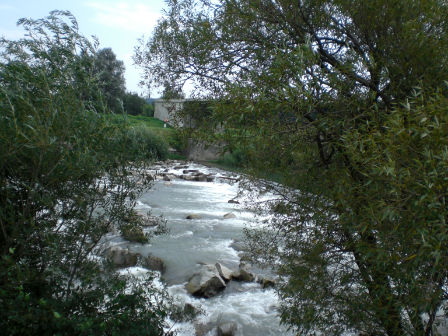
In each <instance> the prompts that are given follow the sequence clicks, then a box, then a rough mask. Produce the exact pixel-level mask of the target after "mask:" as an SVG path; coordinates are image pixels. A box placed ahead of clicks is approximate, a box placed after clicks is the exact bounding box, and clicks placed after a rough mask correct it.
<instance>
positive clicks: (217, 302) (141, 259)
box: [106, 161, 288, 336]
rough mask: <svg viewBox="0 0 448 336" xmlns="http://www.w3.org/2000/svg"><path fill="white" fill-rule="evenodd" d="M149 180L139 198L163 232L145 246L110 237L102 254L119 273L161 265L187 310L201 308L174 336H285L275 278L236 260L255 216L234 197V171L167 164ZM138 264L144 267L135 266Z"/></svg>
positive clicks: (139, 208) (236, 184) (175, 327)
mask: <svg viewBox="0 0 448 336" xmlns="http://www.w3.org/2000/svg"><path fill="white" fill-rule="evenodd" d="M150 173H151V174H152V175H153V176H154V178H155V182H154V186H153V187H152V188H151V189H150V190H148V191H147V192H146V193H144V194H143V195H142V197H141V198H140V199H139V200H138V203H137V207H136V210H137V211H138V212H139V213H140V214H142V215H145V216H147V213H148V211H149V212H150V216H149V217H148V221H147V222H148V223H153V225H148V227H146V228H145V229H144V230H145V231H148V232H149V231H151V230H154V225H156V223H157V221H158V220H160V217H159V216H162V218H163V219H164V221H166V227H167V228H168V230H169V232H168V233H167V234H164V235H161V236H156V237H154V238H152V239H151V241H150V243H149V244H138V243H129V242H127V241H125V240H123V239H122V238H120V237H115V236H111V237H109V244H110V245H111V246H112V247H109V248H108V250H107V253H106V254H107V257H108V258H109V259H111V260H112V261H113V262H114V263H116V265H117V267H120V268H121V269H122V270H121V272H129V273H131V274H132V273H134V274H136V273H139V272H144V271H145V270H146V269H152V270H156V271H159V272H160V274H161V279H162V281H163V282H164V283H165V284H166V286H167V288H168V291H169V293H170V294H171V295H173V296H174V297H175V300H176V302H177V303H179V304H180V305H185V307H186V309H187V308H188V309H194V310H199V309H200V310H202V311H203V312H204V313H203V314H201V315H199V316H198V317H197V318H196V320H195V321H194V322H192V323H176V324H174V325H173V328H172V330H177V332H178V334H179V335H183V336H187V335H207V336H212V335H213V336H214V335H244V336H251V335H253V336H255V335H257V336H258V335H288V333H287V332H286V330H285V329H284V328H282V327H281V326H280V325H279V322H280V319H279V317H278V314H277V308H278V298H277V296H276V294H275V291H274V289H273V287H274V286H275V278H274V277H273V276H272V274H269V273H268V272H266V271H261V270H258V269H254V268H253V267H251V265H249V264H247V263H245V262H244V261H241V256H242V254H243V251H242V249H244V245H243V244H242V243H241V241H242V238H243V232H242V231H243V228H244V227H245V226H246V225H247V224H248V223H250V222H251V221H253V220H254V218H255V216H254V214H253V213H252V212H251V211H248V210H246V209H245V208H244V206H243V204H244V199H241V198H240V197H239V196H238V187H239V179H240V177H239V176H238V175H235V174H232V173H228V172H225V171H222V170H219V169H215V168H208V167H206V166H203V165H198V164H193V163H185V162H175V161H174V162H169V163H161V164H158V165H156V166H154V167H153V169H152V170H151V172H150ZM136 265H141V266H144V268H142V267H137V266H136Z"/></svg>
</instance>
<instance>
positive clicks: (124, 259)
mask: <svg viewBox="0 0 448 336" xmlns="http://www.w3.org/2000/svg"><path fill="white" fill-rule="evenodd" d="M106 258H107V259H108V260H109V261H111V262H112V264H113V265H114V266H115V267H131V266H135V265H136V264H137V253H133V252H130V251H129V250H128V249H123V248H121V247H120V246H112V247H111V248H109V249H108V250H107V251H106Z"/></svg>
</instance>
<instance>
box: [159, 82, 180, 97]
mask: <svg viewBox="0 0 448 336" xmlns="http://www.w3.org/2000/svg"><path fill="white" fill-rule="evenodd" d="M184 98H185V94H184V93H183V92H182V88H181V87H174V86H172V85H171V84H169V83H165V87H164V89H163V92H162V99H184Z"/></svg>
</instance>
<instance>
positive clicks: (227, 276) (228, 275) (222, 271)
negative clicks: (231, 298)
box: [215, 263, 233, 282]
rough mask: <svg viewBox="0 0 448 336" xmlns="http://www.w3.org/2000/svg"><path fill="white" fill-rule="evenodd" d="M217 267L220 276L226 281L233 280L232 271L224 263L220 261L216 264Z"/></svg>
mask: <svg viewBox="0 0 448 336" xmlns="http://www.w3.org/2000/svg"><path fill="white" fill-rule="evenodd" d="M215 267H216V269H217V270H218V273H219V276H220V277H221V278H222V279H223V280H224V281H225V282H229V281H230V280H232V274H233V273H232V271H231V270H230V269H228V268H227V267H225V266H224V265H221V264H220V263H216V264H215Z"/></svg>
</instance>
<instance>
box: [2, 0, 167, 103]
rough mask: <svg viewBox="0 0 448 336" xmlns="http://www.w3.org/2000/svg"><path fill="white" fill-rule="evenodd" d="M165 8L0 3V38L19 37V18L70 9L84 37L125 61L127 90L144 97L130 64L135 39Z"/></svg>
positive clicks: (128, 0) (159, 0) (119, 3)
mask: <svg viewBox="0 0 448 336" xmlns="http://www.w3.org/2000/svg"><path fill="white" fill-rule="evenodd" d="M164 7H165V3H164V0H78V1H76V0H59V1H55V0H0V35H2V36H4V37H6V38H9V39H17V38H20V37H21V35H22V33H21V30H20V29H19V28H18V27H17V25H16V23H17V20H18V19H20V18H22V17H26V18H33V19H39V18H43V17H45V16H47V15H48V13H49V12H50V11H52V10H54V9H59V10H69V11H70V12H71V13H72V14H73V15H74V16H75V17H76V19H77V21H78V24H79V29H80V31H81V33H82V34H83V35H85V36H91V35H95V36H96V37H98V39H99V42H100V48H109V47H110V48H112V50H113V52H114V53H115V54H116V55H117V58H118V59H119V60H122V61H123V62H124V64H125V66H126V73H125V78H126V87H127V89H128V91H133V92H138V93H139V94H143V93H145V90H144V88H141V87H139V86H138V82H139V80H140V74H139V71H138V69H137V68H136V67H135V66H134V65H133V62H132V54H133V50H134V46H135V45H136V44H137V39H138V38H140V37H142V36H143V35H144V36H146V37H148V36H149V35H150V34H151V32H152V30H153V28H154V26H155V25H156V23H157V20H158V19H159V18H160V17H161V16H162V10H163V8H164ZM151 95H152V96H158V93H157V92H151Z"/></svg>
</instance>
